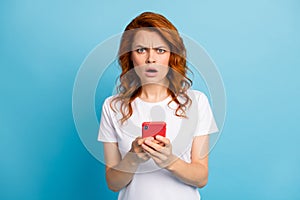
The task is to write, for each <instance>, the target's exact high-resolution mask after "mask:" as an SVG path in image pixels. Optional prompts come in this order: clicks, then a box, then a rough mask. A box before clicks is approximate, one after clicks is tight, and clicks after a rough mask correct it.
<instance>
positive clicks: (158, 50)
mask: <svg viewBox="0 0 300 200" xmlns="http://www.w3.org/2000/svg"><path fill="white" fill-rule="evenodd" d="M156 51H157V53H159V54H163V53H165V52H166V50H164V49H161V48H158V49H157V50H156Z"/></svg>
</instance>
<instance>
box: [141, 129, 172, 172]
mask: <svg viewBox="0 0 300 200" xmlns="http://www.w3.org/2000/svg"><path fill="white" fill-rule="evenodd" d="M142 148H143V149H144V151H145V152H146V153H147V154H148V155H149V156H150V157H151V158H152V159H153V160H154V162H155V163H156V164H157V165H158V166H159V167H161V168H166V167H168V166H169V165H171V164H172V163H173V162H174V161H175V160H176V156H175V155H173V153H172V144H171V142H170V140H169V139H168V138H165V137H163V136H160V135H157V136H156V137H155V139H154V138H149V139H146V140H145V141H144V143H143V144H142Z"/></svg>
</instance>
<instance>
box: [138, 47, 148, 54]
mask: <svg viewBox="0 0 300 200" xmlns="http://www.w3.org/2000/svg"><path fill="white" fill-rule="evenodd" d="M136 52H137V53H140V54H142V53H145V52H146V48H138V49H137V50H136Z"/></svg>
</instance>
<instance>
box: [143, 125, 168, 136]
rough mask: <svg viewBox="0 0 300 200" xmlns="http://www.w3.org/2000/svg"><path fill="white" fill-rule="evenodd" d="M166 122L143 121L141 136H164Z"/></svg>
mask: <svg viewBox="0 0 300 200" xmlns="http://www.w3.org/2000/svg"><path fill="white" fill-rule="evenodd" d="M166 126H167V125H166V122H143V124H142V137H143V138H146V137H155V136H156V135H161V136H163V137H166Z"/></svg>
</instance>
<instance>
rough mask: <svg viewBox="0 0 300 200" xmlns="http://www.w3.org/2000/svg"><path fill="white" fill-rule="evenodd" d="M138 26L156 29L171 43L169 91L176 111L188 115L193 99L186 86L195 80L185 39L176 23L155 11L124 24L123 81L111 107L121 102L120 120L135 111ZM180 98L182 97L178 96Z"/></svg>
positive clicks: (176, 113) (139, 90) (120, 60)
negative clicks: (133, 56)
mask: <svg viewBox="0 0 300 200" xmlns="http://www.w3.org/2000/svg"><path fill="white" fill-rule="evenodd" d="M139 30H147V31H155V32H157V33H158V34H159V35H160V36H161V37H162V38H163V39H164V40H165V41H166V42H167V44H168V45H169V47H170V58H169V67H170V68H171V69H169V72H168V74H167V79H168V80H169V86H168V94H169V95H171V97H172V100H171V101H170V102H169V103H168V105H169V104H170V103H171V102H172V101H174V102H176V104H177V108H176V111H175V115H176V116H179V117H187V116H186V112H185V110H186V108H187V107H188V106H189V105H190V104H191V101H192V100H191V99H190V97H189V96H188V95H187V90H188V89H189V88H190V87H191V85H192V80H191V79H189V78H188V77H187V75H186V73H187V70H189V68H188V67H187V65H186V49H185V46H184V44H183V40H182V38H181V37H180V35H179V33H178V31H177V29H176V27H175V26H174V25H173V24H172V23H171V22H170V21H169V20H168V19H166V18H165V17H164V16H162V15H160V14H157V13H153V12H144V13H142V14H140V15H139V16H137V17H136V18H134V19H133V20H132V21H131V22H130V23H129V24H128V25H127V27H126V28H125V30H124V32H123V34H122V37H121V42H120V47H119V52H118V61H119V64H120V66H121V69H122V72H121V74H120V76H119V81H120V84H119V85H118V87H117V93H118V95H116V96H115V97H114V98H113V99H112V101H111V103H110V107H111V108H112V109H113V110H114V111H115V112H116V109H115V107H116V104H117V103H118V102H119V103H120V111H121V113H122V116H123V117H122V119H120V121H121V124H123V123H124V122H125V121H126V120H127V119H129V118H130V116H131V115H132V113H133V109H132V106H131V102H132V101H133V100H134V99H135V98H136V97H138V96H139V95H140V94H141V91H142V90H141V89H142V88H141V83H140V79H139V77H138V76H137V74H136V73H135V71H134V70H132V69H133V68H134V66H133V62H132V61H131V51H132V50H131V45H132V42H133V39H134V36H135V33H136V32H137V31H139ZM179 98H181V99H179Z"/></svg>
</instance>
